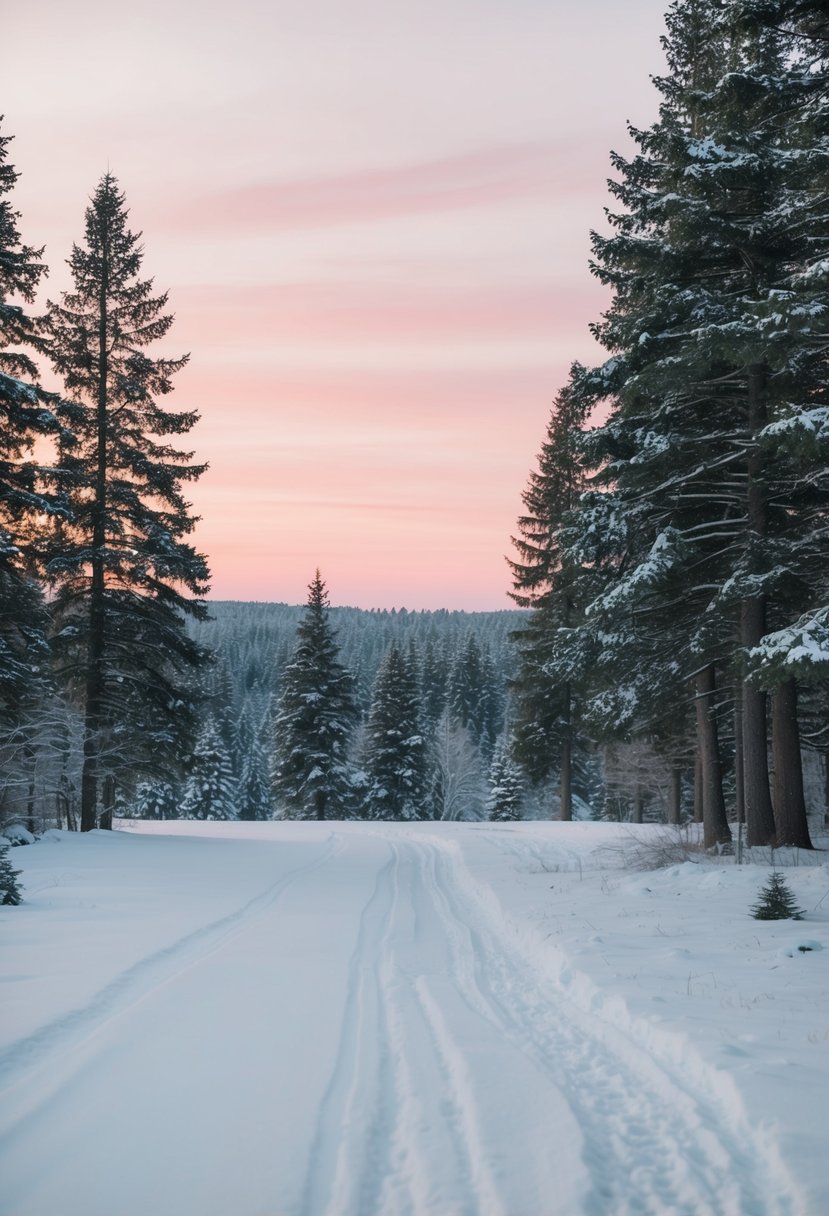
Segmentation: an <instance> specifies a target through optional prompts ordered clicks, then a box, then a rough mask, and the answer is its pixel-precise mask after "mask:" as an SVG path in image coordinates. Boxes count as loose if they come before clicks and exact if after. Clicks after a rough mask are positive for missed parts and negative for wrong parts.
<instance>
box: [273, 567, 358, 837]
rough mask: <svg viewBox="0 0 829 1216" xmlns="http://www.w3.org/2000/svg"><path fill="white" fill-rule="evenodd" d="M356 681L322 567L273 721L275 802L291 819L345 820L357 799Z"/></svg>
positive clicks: (312, 588) (313, 584)
mask: <svg viewBox="0 0 829 1216" xmlns="http://www.w3.org/2000/svg"><path fill="white" fill-rule="evenodd" d="M355 718H356V708H355V705H354V696H353V681H352V678H351V676H350V674H349V673H348V671H347V670H346V669H345V667H343V665H342V663H341V662H340V661H339V651H338V646H337V641H336V636H335V634H334V632H333V630H332V628H331V624H330V621H329V600H328V592H327V590H326V588H325V583H324V582H323V580H322V578H321V577H320V572H319V570H318V571H317V572H316V574H315V576H314V579H313V581H312V582H311V584H310V585H309V588H308V603H307V607H306V610H305V615H304V617H303V618H302V620H301V622H300V624H299V627H298V629H297V642H296V648H295V650H294V655H293V658H292V660H291V662H290V663H289V665H288V666H287V667H286V669H285V671H284V673H283V677H282V692H281V696H280V700H279V706H278V709H277V714H276V721H275V723H274V732H275V736H276V758H275V765H274V779H273V798H274V802H275V805H276V809H277V814H278V815H280V816H282V817H283V818H286V819H339V818H342V817H343V816H344V815H345V814H347V810H346V808H347V806H348V803H349V798H350V781H349V759H348V745H349V737H350V734H351V730H352V727H353V724H354V721H355Z"/></svg>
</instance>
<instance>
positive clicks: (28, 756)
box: [23, 743, 37, 835]
mask: <svg viewBox="0 0 829 1216" xmlns="http://www.w3.org/2000/svg"><path fill="white" fill-rule="evenodd" d="M23 755H24V757H25V760H26V765H27V767H28V770H29V781H28V785H27V788H26V827H27V828H28V829H29V831H30V832H31V833H32V835H34V833H35V831H36V828H37V825H36V823H35V749H34V748H33V747H32V745H31V743H26V744H25V746H24V748H23Z"/></svg>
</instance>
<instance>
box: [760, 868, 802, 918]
mask: <svg viewBox="0 0 829 1216" xmlns="http://www.w3.org/2000/svg"><path fill="white" fill-rule="evenodd" d="M751 915H752V916H753V917H754V919H755V920H802V919H803V909H802V908H798V906H797V903H796V901H795V897H794V895H793V894H792V892H791V891H790V889H789V887H788V886H787V884H786V880H785V879H784V877H783V875H782V874H780V873H779V872H778V871H777V870H773V871H772V872H771V874H770V875H769V879H768V882H767V883H766V885H765V886H764V887H762V888H761V889H760V892H759V898H758V901H757V903H756V904H755V905H754V906H753V907H752V909H751Z"/></svg>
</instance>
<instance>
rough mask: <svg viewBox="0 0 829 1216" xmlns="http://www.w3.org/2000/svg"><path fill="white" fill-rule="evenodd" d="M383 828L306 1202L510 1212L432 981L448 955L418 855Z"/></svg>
mask: <svg viewBox="0 0 829 1216" xmlns="http://www.w3.org/2000/svg"><path fill="white" fill-rule="evenodd" d="M379 839H382V840H383V842H384V843H385V844H386V846H387V847H389V848H390V850H391V856H390V858H389V860H387V861H386V863H385V864H384V865H383V866H382V867H381V869H380V870H379V872H378V875H377V880H376V883H375V887H374V890H373V892H372V895H371V896H370V898H369V900H368V902H367V904H366V905H365V907H364V909H363V913H362V916H361V920H360V926H359V930H358V934H357V941H356V944H355V947H354V950H353V953H352V956H351V962H350V969H349V979H348V984H347V995H346V1004H345V1011H344V1014H343V1021H342V1029H341V1034H340V1042H339V1045H338V1049H337V1053H336V1057H335V1062H334V1067H333V1070H332V1074H331V1079H330V1081H329V1084H328V1087H327V1090H326V1093H325V1095H324V1097H323V1101H322V1103H321V1107H320V1113H319V1117H318V1122H317V1129H316V1134H315V1137H314V1144H313V1147H312V1150H311V1154H310V1159H309V1164H308V1171H307V1176H306V1185H305V1194H304V1199H303V1203H302V1205H301V1209H300V1210H301V1212H302V1214H303V1216H507V1214H508V1209H507V1207H505V1206H504V1205H503V1204H502V1203H501V1201H500V1199H499V1197H498V1195H497V1191H496V1188H495V1186H494V1183H493V1180H492V1178H491V1176H490V1173H489V1170H488V1167H487V1160H486V1157H487V1154H486V1152H485V1150H484V1146H483V1144H482V1142H481V1139H480V1134H479V1130H478V1127H477V1124H476V1120H475V1111H474V1100H473V1099H472V1097H471V1093H470V1086H469V1077H468V1069H467V1065H466V1062H465V1060H464V1058H463V1054H462V1051H461V1050H460V1048H459V1045H458V1042H457V1041H456V1038H455V1037H454V1036H453V1028H452V1026H451V1025H450V1022H449V1021H448V1020H447V1018H446V1017H445V1015H444V1012H443V1010H442V1009H441V1007H440V1002H439V1001H438V1000H436V999H435V997H434V995H433V993H432V992H431V991H430V989H429V983H428V981H429V980H430V978H432V976H433V975H437V976H438V977H439V978H441V979H445V978H447V977H448V964H449V959H448V956H447V954H446V951H445V947H444V945H443V944H442V933H441V932H440V927H438V928H439V935H438V938H437V939H436V937H435V933H434V930H435V918H434V914H433V911H432V910H431V909H430V907H429V904H428V901H427V902H426V903H424V901H423V891H424V885H423V881H422V860H421V855H420V853H419V852H416V851H415V850H414V849H413V848H412V847H411V846H410V845H409V844H408V843H406V844H404V845H403V847H402V849H399V848H397V847H396V846H395V845H394V844H393V843H392V842H391V841H389V840H388V838H386V837H380V838H379ZM404 893H405V894H404ZM436 942H437V945H438V948H439V957H436V956H435V945H436ZM469 1012H471V1011H469ZM469 1012H467V1017H468V1016H469ZM472 1016H474V1017H477V1015H476V1014H473V1015H472ZM461 1038H462V1036H461ZM527 1216H529V1214H527Z"/></svg>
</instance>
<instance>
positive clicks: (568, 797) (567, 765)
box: [559, 684, 573, 822]
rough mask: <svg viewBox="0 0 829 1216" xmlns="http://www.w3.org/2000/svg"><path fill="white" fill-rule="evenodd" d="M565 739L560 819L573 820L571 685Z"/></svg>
mask: <svg viewBox="0 0 829 1216" xmlns="http://www.w3.org/2000/svg"><path fill="white" fill-rule="evenodd" d="M564 697H565V700H564V738H563V739H562V741H561V773H560V778H559V819H562V820H565V821H567V822H569V821H570V820H571V819H572V818H573V735H572V730H571V724H570V685H569V684H568V685H567V687H566V689H565V694H564Z"/></svg>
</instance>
